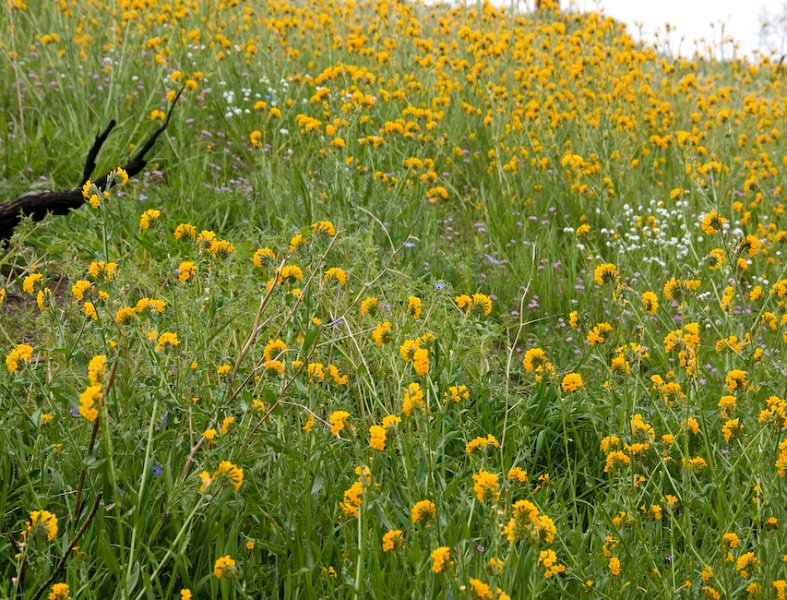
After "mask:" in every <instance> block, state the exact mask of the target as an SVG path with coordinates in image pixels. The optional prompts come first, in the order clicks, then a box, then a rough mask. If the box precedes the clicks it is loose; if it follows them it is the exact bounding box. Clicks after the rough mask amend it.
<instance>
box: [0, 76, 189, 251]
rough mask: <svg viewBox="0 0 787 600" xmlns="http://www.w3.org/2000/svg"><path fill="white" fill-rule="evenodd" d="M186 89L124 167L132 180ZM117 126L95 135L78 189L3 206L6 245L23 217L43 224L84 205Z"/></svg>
mask: <svg viewBox="0 0 787 600" xmlns="http://www.w3.org/2000/svg"><path fill="white" fill-rule="evenodd" d="M183 89H184V88H181V89H180V91H179V92H178V94H177V96H175V99H174V100H173V101H172V105H171V106H170V107H169V110H168V111H167V116H166V118H165V119H164V122H163V123H162V124H161V126H160V127H159V128H158V129H156V131H154V132H153V133H152V134H151V135H150V137H149V138H148V139H147V140H146V141H145V143H144V144H143V145H142V147H141V148H140V149H139V151H138V152H137V153H136V154H135V155H134V156H133V157H132V158H131V160H129V161H128V162H127V163H126V164H125V165H123V166H122V169H123V170H125V171H126V173H128V176H129V177H133V176H135V175H137V174H139V173H141V172H142V170H143V169H144V168H145V166H146V165H147V160H146V159H145V157H146V156H147V154H148V152H150V150H151V149H152V148H153V146H154V145H155V143H156V140H158V138H159V136H160V135H161V134H162V133H164V131H166V129H167V126H168V125H169V121H170V118H171V117H172V111H173V110H174V109H175V105H176V104H177V102H178V100H179V99H180V95H181V94H182V93H183ZM115 124H116V123H115V121H114V120H112V121H110V122H109V125H107V128H106V129H104V131H102V132H99V133H98V134H97V135H96V138H95V140H94V141H93V145H92V146H91V148H90V151H89V152H88V154H87V159H86V160H85V167H84V169H83V170H82V181H81V182H80V184H79V186H78V187H75V188H71V189H67V190H56V191H51V192H30V193H28V194H24V195H23V196H20V197H19V198H15V199H14V200H9V201H7V202H3V203H2V204H0V240H2V241H7V240H9V239H10V238H11V236H12V235H13V233H14V229H16V226H17V225H19V223H20V221H21V219H22V217H23V216H24V217H31V218H32V219H33V220H34V221H40V220H42V219H43V218H44V217H45V216H46V215H48V214H50V213H51V214H54V215H65V214H68V212H69V211H70V210H71V209H74V208H79V207H80V206H82V205H83V204H84V203H85V199H84V197H83V196H82V186H83V185H84V184H85V182H87V181H88V180H89V179H90V176H91V175H92V174H93V171H94V170H95V168H96V158H97V157H98V153H99V152H100V150H101V147H102V146H103V145H104V142H105V141H106V140H107V138H108V137H109V134H110V133H111V132H112V130H113V129H114V127H115ZM108 179H109V173H105V174H104V175H102V176H101V177H99V178H98V179H96V180H95V181H94V182H93V183H95V184H96V186H97V187H98V189H99V190H101V191H104V190H105V189H106V188H107V181H108Z"/></svg>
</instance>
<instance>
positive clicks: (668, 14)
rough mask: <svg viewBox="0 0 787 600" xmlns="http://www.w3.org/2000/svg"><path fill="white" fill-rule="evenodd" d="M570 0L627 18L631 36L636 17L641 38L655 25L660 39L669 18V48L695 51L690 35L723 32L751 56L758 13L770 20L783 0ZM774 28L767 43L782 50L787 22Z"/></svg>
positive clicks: (785, 9) (782, 10)
mask: <svg viewBox="0 0 787 600" xmlns="http://www.w3.org/2000/svg"><path fill="white" fill-rule="evenodd" d="M568 3H569V0H562V1H561V5H562V6H566V5H568ZM573 5H574V7H575V8H576V9H578V10H583V11H587V10H599V9H602V8H603V11H604V13H605V14H607V15H608V16H611V17H614V18H616V19H618V20H620V21H624V22H625V23H627V24H628V25H629V32H630V33H631V34H632V35H633V36H634V37H635V38H639V32H638V28H637V27H636V25H635V23H641V24H642V25H643V27H642V38H644V39H645V40H648V41H651V42H652V41H654V40H655V37H654V36H655V34H656V31H657V30H659V31H660V33H659V39H660V40H662V41H663V40H664V33H665V29H664V25H665V23H669V24H670V25H671V26H673V32H672V33H671V34H670V48H671V50H672V52H673V53H677V52H678V51H680V53H681V54H683V55H687V56H690V55H691V54H692V53H693V52H694V48H695V46H694V40H699V39H700V38H705V39H706V40H708V41H710V40H714V39H715V40H716V41H717V42H718V41H719V40H721V39H722V37H724V35H728V36H732V37H733V38H735V39H736V40H737V41H738V42H739V43H740V50H739V54H738V55H739V56H741V55H742V54H747V55H748V56H749V57H750V58H751V56H752V52H753V50H754V49H756V48H760V47H761V46H760V25H761V22H762V18H763V15H765V14H768V15H770V16H771V17H772V20H774V21H775V19H773V18H774V17H777V16H779V15H782V14H785V15H787V0H573ZM711 24H713V25H714V26H713V27H712V26H711ZM774 24H775V23H774ZM722 25H723V27H724V33H722ZM777 30H778V31H779V32H781V33H779V34H776V35H772V36H771V43H770V44H768V45H769V46H770V47H773V46H774V45H775V48H776V50H777V51H778V52H779V53H780V54H781V53H784V52H787V28H785V25H784V23H783V22H782V23H780V24H779V25H778V26H777ZM681 38H683V41H682V42H681ZM706 45H707V44H703V47H704V46H706ZM716 46H717V47H718V43H717V44H716ZM716 56H717V57H718V52H717V53H716ZM731 56H732V46H731V45H730V44H727V45H726V46H725V47H724V57H725V58H729V57H731Z"/></svg>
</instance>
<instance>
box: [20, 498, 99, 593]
mask: <svg viewBox="0 0 787 600" xmlns="http://www.w3.org/2000/svg"><path fill="white" fill-rule="evenodd" d="M103 495H104V492H102V491H99V492H98V494H96V501H95V502H93V507H92V508H91V509H90V512H89V513H88V515H87V517H86V518H85V520H84V522H83V523H82V527H80V528H79V531H77V532H76V534H75V535H74V538H73V539H72V540H71V543H70V544H69V545H68V548H66V551H65V552H64V553H63V556H61V557H60V562H58V563H57V566H56V567H55V570H54V571H52V574H51V575H50V576H49V579H47V580H46V581H45V582H44V583H43V584H42V585H41V587H39V588H38V589H37V590H36V593H35V594H34V595H33V600H38V599H39V598H40V597H41V594H43V593H44V592H45V591H46V590H47V589H48V588H49V586H51V585H52V584H54V583H55V582H56V581H57V578H58V577H59V576H60V573H61V572H62V571H63V569H65V568H66V562H67V561H68V557H69V556H71V552H73V550H74V547H75V546H76V545H77V542H79V538H81V537H82V534H83V533H85V531H86V530H87V527H88V525H90V523H91V521H92V520H93V517H95V516H96V513H97V512H98V507H99V506H100V504H101V496H103Z"/></svg>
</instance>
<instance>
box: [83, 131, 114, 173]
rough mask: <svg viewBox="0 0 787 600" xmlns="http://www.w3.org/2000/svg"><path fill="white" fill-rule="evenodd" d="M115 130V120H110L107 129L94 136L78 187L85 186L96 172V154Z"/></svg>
mask: <svg viewBox="0 0 787 600" xmlns="http://www.w3.org/2000/svg"><path fill="white" fill-rule="evenodd" d="M114 128H115V119H112V120H111V121H110V122H109V125H107V128H106V129H105V130H104V132H103V133H98V134H96V140H95V141H94V142H93V146H92V147H91V148H90V152H88V153H87V160H86V161H85V169H84V170H83V171H82V181H81V182H80V183H79V186H80V187H82V186H83V185H85V182H87V180H88V179H90V176H91V175H92V174H93V171H95V170H96V157H97V156H98V153H99V152H100V151H101V146H103V145H104V142H105V141H106V139H107V137H109V133H110V132H111V131H112V130H113V129H114Z"/></svg>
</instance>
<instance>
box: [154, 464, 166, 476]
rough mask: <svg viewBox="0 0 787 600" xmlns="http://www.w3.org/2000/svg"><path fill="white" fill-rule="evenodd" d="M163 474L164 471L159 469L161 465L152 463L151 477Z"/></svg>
mask: <svg viewBox="0 0 787 600" xmlns="http://www.w3.org/2000/svg"><path fill="white" fill-rule="evenodd" d="M163 472H164V469H162V468H161V465H158V464H156V463H153V475H154V476H156V477H160V476H161V474H162V473H163Z"/></svg>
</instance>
